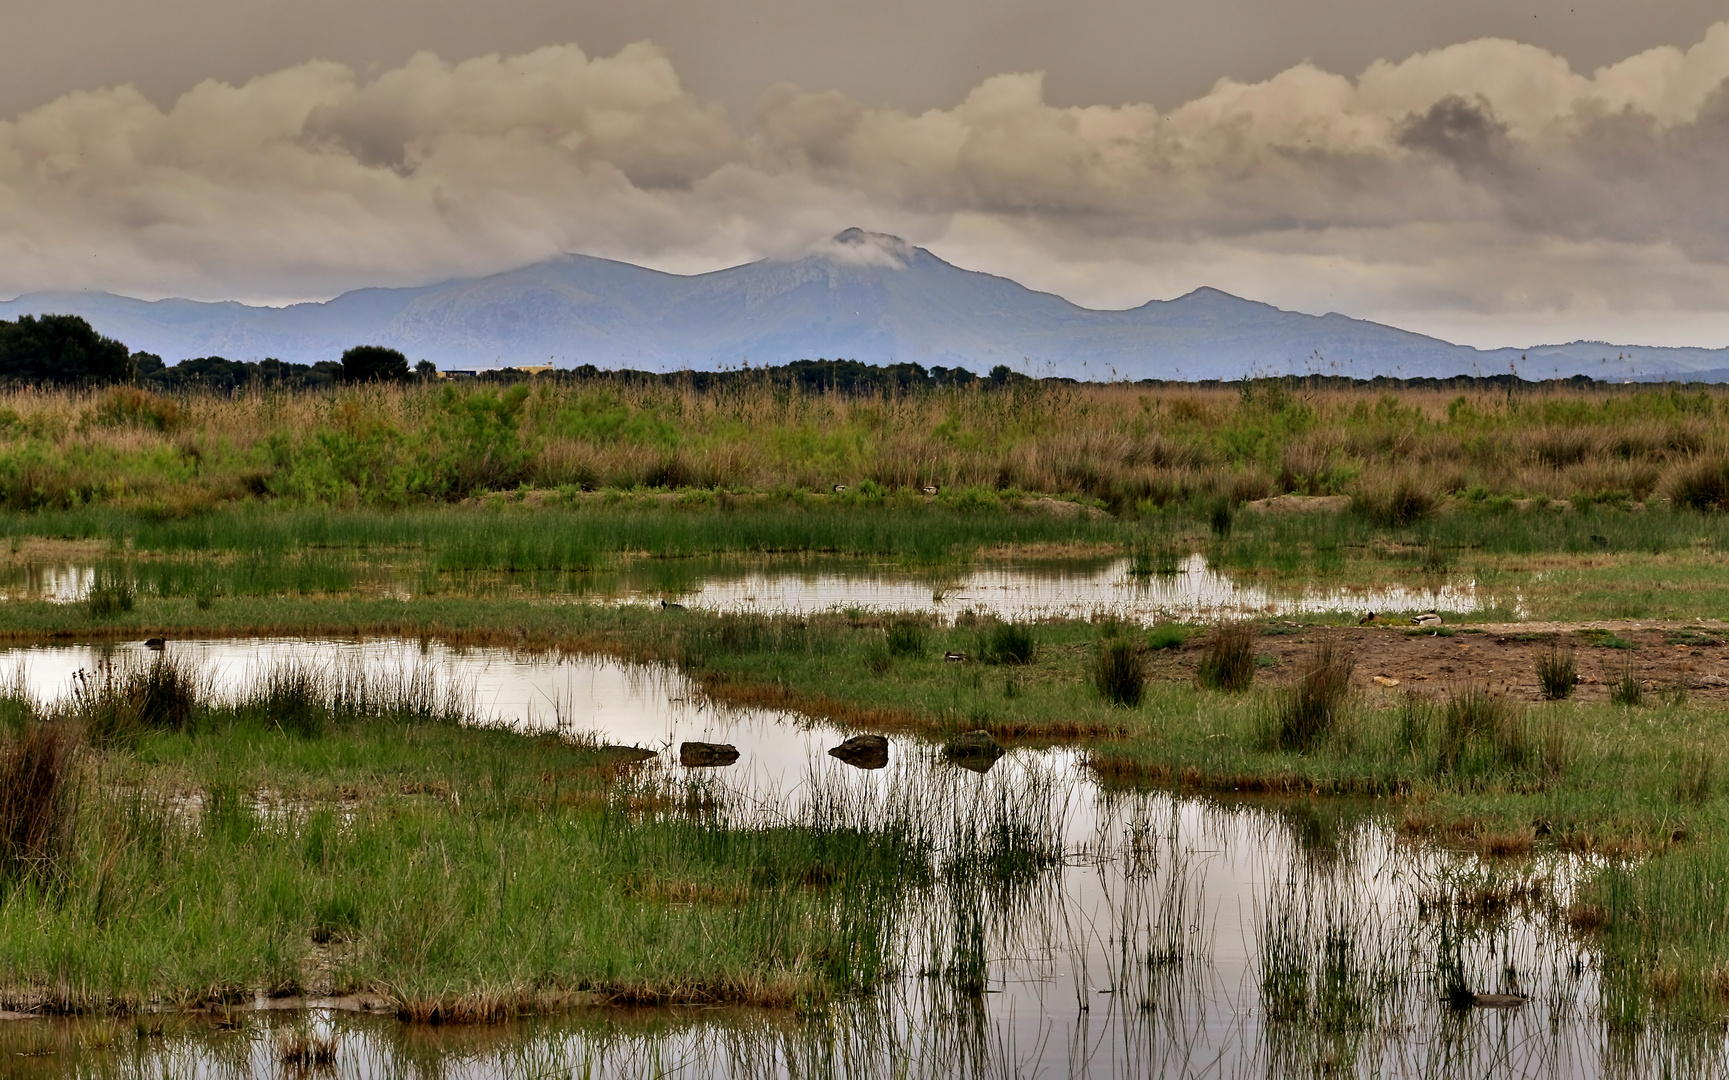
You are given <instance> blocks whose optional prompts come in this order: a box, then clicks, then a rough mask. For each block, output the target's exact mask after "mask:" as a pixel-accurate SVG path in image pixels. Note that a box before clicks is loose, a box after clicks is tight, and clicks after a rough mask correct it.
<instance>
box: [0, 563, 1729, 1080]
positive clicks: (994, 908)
mask: <svg viewBox="0 0 1729 1080" xmlns="http://www.w3.org/2000/svg"><path fill="white" fill-rule="evenodd" d="M747 587H749V586H736V588H747ZM927 598H928V597H927ZM759 602H760V596H759ZM168 649H169V650H172V652H173V653H175V654H178V655H179V656H180V657H181V658H183V659H186V660H188V661H190V662H193V663H194V664H196V665H197V666H198V667H199V669H200V670H202V671H203V672H204V673H205V674H206V676H207V678H209V679H210V681H211V683H212V685H213V687H214V688H215V689H216V691H217V692H218V693H222V692H233V691H236V690H238V689H239V688H240V687H242V686H244V685H245V684H246V683H247V681H248V680H250V679H252V678H255V677H257V676H258V675H259V674H260V673H262V672H263V671H265V670H268V668H269V667H270V666H271V665H273V664H277V663H281V662H284V661H298V662H306V663H316V664H332V665H360V666H363V667H365V668H366V669H368V670H380V669H385V670H392V669H394V670H401V671H404V672H408V671H418V672H422V673H425V674H426V675H427V676H428V677H430V678H432V679H434V680H436V681H437V682H438V684H439V685H440V686H441V687H442V688H444V689H445V690H446V691H447V692H449V693H452V694H459V695H461V696H463V697H464V699H465V700H467V701H469V702H470V703H471V705H472V706H473V708H474V710H475V712H476V714H477V715H479V716H481V717H483V718H485V719H486V720H488V721H490V722H496V723H504V724H510V725H512V726H516V727H519V728H522V729H525V730H527V729H545V728H554V727H556V728H560V729H563V730H566V731H571V732H597V733H599V734H600V735H601V736H602V737H603V738H604V740H605V741H607V742H609V743H627V744H634V745H638V746H642V747H646V748H648V749H652V750H654V751H656V753H657V754H658V755H659V764H658V768H660V769H663V770H665V771H666V773H667V774H668V776H669V778H673V779H676V778H678V777H680V776H683V775H686V770H683V769H682V767H681V766H680V765H679V764H678V757H677V747H678V746H679V744H680V743H681V742H683V741H685V740H690V739H697V740H704V741H713V742H726V743H731V744H733V745H735V746H737V747H738V748H739V750H740V751H741V757H740V759H739V761H738V763H737V764H736V765H733V766H731V767H729V768H725V769H710V770H702V771H701V775H702V776H703V777H704V781H705V782H707V783H710V784H714V785H717V786H718V787H719V788H720V789H721V790H723V791H725V792H726V793H727V794H728V795H729V796H730V797H731V798H732V799H733V800H734V801H735V802H736V803H737V805H739V806H741V807H746V808H747V811H746V816H747V817H748V814H749V813H750V812H756V813H759V814H761V815H762V817H763V819H764V820H777V819H780V818H782V817H784V816H788V815H790V814H792V813H793V812H794V809H795V808H796V807H797V806H798V805H799V803H800V801H801V800H804V799H808V798H812V797H818V796H821V797H830V798H832V797H833V796H834V795H835V794H836V793H837V792H844V793H847V795H848V797H849V798H850V799H851V801H852V805H855V806H857V807H859V808H861V809H860V811H859V812H861V813H865V814H868V813H871V812H872V808H873V807H886V806H887V805H888V804H889V803H891V802H893V801H894V800H895V799H896V798H903V797H905V793H907V792H914V793H917V797H918V798H922V799H926V800H928V806H929V808H930V811H931V812H932V813H947V814H952V815H954V817H955V819H956V820H957V821H964V820H966V818H967V816H968V815H969V814H971V813H974V812H977V813H980V814H982V813H984V812H986V810H987V809H988V808H989V807H991V806H992V805H999V804H1001V803H1002V800H1004V799H1011V800H1014V801H1015V807H1014V811H1015V813H1017V814H1020V815H1022V816H1023V817H1024V818H1025V819H1026V820H1028V821H1031V822H1033V823H1034V827H1035V828H1037V829H1042V830H1044V832H1045V834H1046V835H1047V836H1048V838H1049V839H1050V841H1051V842H1052V843H1054V844H1056V845H1059V846H1060V848H1061V851H1062V858H1061V860H1060V862H1059V863H1057V864H1056V865H1055V866H1053V867H1051V868H1050V869H1049V871H1048V872H1045V873H1041V874H1038V875H1035V876H1034V877H1032V878H1031V879H1029V880H1022V881H1019V882H1017V883H1016V884H1015V885H1014V887H1012V888H1007V889H1001V890H983V891H973V892H968V893H966V894H965V895H954V894H949V895H941V896H936V895H933V897H932V898H931V900H930V905H929V909H928V910H922V911H917V912H909V913H908V916H907V920H906V926H905V933H904V935H903V936H904V940H902V941H901V942H900V943H899V945H898V948H900V949H901V950H902V951H903V953H904V956H903V962H902V963H901V964H900V965H899V968H900V974H899V975H898V976H896V977H895V978H893V979H891V980H890V981H889V983H888V984H887V985H885V986H884V987H883V988H882V990H881V991H880V992H879V993H877V994H875V995H873V996H871V997H869V998H867V999H864V1000H860V1001H854V1002H848V1003H843V1004H840V1005H837V1006H833V1007H830V1008H826V1009H824V1010H821V1011H819V1012H815V1013H812V1014H809V1015H793V1014H786V1013H778V1012H750V1011H740V1010H729V1009H662V1010H644V1011H629V1012H621V1011H583V1012H579V1013H574V1014H570V1015H564V1016H555V1017H545V1018H539V1019H536V1020H533V1021H529V1022H522V1023H516V1024H509V1025H502V1026H489V1027H479V1028H427V1027H424V1026H413V1025H402V1024H398V1023H397V1022H395V1021H394V1020H387V1019H383V1018H378V1017H370V1016H360V1015H354V1014H351V1013H347V1012H343V1011H339V1010H334V1009H318V1010H313V1011H312V1012H311V1013H310V1014H280V1013H274V1012H260V1013H258V1014H257V1015H256V1016H255V1017H254V1018H253V1019H252V1020H250V1021H249V1022H248V1023H246V1024H243V1025H242V1026H241V1027H240V1028H239V1029H238V1030H233V1031H217V1030H214V1029H213V1028H212V1027H211V1026H210V1025H209V1024H208V1023H206V1022H202V1021H196V1020H193V1019H190V1018H189V1019H187V1020H186V1021H185V1022H184V1023H178V1024H177V1025H171V1026H170V1027H169V1029H168V1030H167V1032H166V1034H164V1035H163V1037H160V1038H154V1039H150V1040H143V1039H138V1040H134V1039H132V1038H131V1036H130V1034H127V1035H126V1036H125V1037H123V1038H114V1039H112V1040H111V1041H109V1042H108V1043H107V1045H106V1047H103V1046H101V1045H99V1044H101V1043H102V1042H103V1041H104V1040H103V1039H100V1038H95V1039H93V1038H90V1037H89V1036H90V1032H91V1031H92V1030H95V1028H94V1026H93V1025H92V1024H91V1022H88V1021H58V1020H16V1021H8V1022H5V1023H0V1053H4V1054H5V1055H6V1056H7V1061H6V1062H0V1074H4V1075H18V1076H67V1075H80V1076H84V1075H88V1076H117V1077H182V1076H184V1077H241V1076H275V1075H284V1076H304V1075H314V1074H313V1073H309V1072H307V1071H296V1070H294V1069H291V1068H289V1067H287V1066H284V1065H282V1064H281V1063H280V1062H279V1060H278V1057H277V1051H276V1046H277V1044H276V1041H275V1038H274V1031H275V1029H277V1028H279V1027H283V1026H288V1025H298V1026H299V1027H301V1028H305V1027H307V1026H309V1025H310V1027H311V1028H312V1029H314V1030H315V1031H318V1032H323V1033H330V1034H334V1035H336V1036H337V1041H336V1046H337V1061H336V1064H335V1065H334V1066H333V1067H332V1068H331V1069H330V1070H328V1071H327V1072H325V1073H324V1075H335V1076H343V1077H439V1078H452V1080H455V1078H461V1077H553V1076H558V1077H566V1076H572V1077H603V1076H604V1077H638V1076H669V1077H670V1076H680V1077H687V1076H688V1077H708V1076H717V1077H788V1078H792V1077H825V1076H834V1077H860V1078H863V1077H885V1078H886V1077H896V1078H901V1077H943V1078H945V1080H950V1078H957V1077H981V1078H982V1077H1010V1076H1014V1077H1020V1076H1028V1077H1032V1076H1043V1077H1073V1076H1089V1077H1144V1076H1219V1077H1246V1076H1314V1075H1358V1076H1490V1075H1494V1076H1568V1077H1572V1076H1599V1075H1626V1076H1638V1075H1651V1074H1652V1073H1651V1072H1650V1070H1651V1069H1654V1068H1657V1067H1659V1066H1660V1065H1661V1064H1663V1063H1662V1062H1661V1061H1660V1060H1659V1057H1660V1056H1661V1054H1662V1053H1664V1052H1665V1051H1663V1049H1662V1048H1661V1047H1656V1048H1651V1047H1642V1046H1639V1045H1635V1046H1633V1047H1632V1048H1631V1049H1629V1048H1628V1047H1627V1046H1625V1045H1623V1044H1621V1043H1619V1042H1617V1041H1615V1040H1612V1039H1610V1038H1609V1036H1608V1035H1607V1034H1606V1031H1607V1028H1606V1027H1605V1025H1604V1024H1603V1023H1602V1021H1601V1018H1600V1017H1599V1016H1598V1009H1599V1006H1598V988H1597V983H1596V975H1595V969H1594V967H1593V964H1592V959H1591V957H1590V956H1589V955H1588V954H1587V953H1586V951H1585V950H1584V949H1583V946H1581V945H1580V944H1578V943H1577V942H1576V941H1575V940H1574V939H1572V938H1571V937H1569V936H1568V935H1567V934H1565V933H1564V932H1562V931H1561V929H1560V928H1559V927H1558V926H1557V925H1556V920H1555V919H1553V918H1552V916H1551V915H1549V914H1545V913H1544V912H1543V911H1542V910H1538V909H1536V908H1532V909H1529V910H1525V909H1519V908H1513V909H1510V910H1508V911H1506V912H1504V913H1502V914H1501V915H1500V917H1498V918H1494V919H1489V920H1476V921H1466V920H1463V919H1461V918H1459V917H1456V915H1455V914H1454V913H1453V912H1452V909H1451V908H1450V907H1449V903H1448V901H1447V899H1446V898H1447V897H1449V896H1451V895H1453V894H1454V893H1456V892H1457V891H1458V889H1459V887H1460V885H1461V883H1464V882H1469V881H1470V880H1471V879H1472V878H1473V876H1475V875H1478V874H1480V873H1481V872H1482V871H1483V867H1482V865H1481V864H1480V863H1479V861H1478V859H1477V857H1476V856H1474V855H1471V854H1465V853H1458V852H1449V851H1445V850H1440V849H1436V848H1432V847H1421V846H1417V845H1415V844H1413V843H1412V842H1410V841H1409V840H1407V839H1404V838H1402V837H1401V836H1400V835H1399V834H1398V833H1397V831H1396V830H1395V829H1394V827H1393V825H1392V822H1391V821H1390V820H1389V819H1388V817H1387V815H1386V814H1385V813H1384V812H1383V811H1382V809H1381V808H1379V807H1377V805H1376V804H1374V803H1373V802H1364V803H1358V804H1327V805H1315V804H1309V803H1288V802H1287V803H1276V802H1251V801H1232V800H1219V799H1200V798H1181V797H1176V796H1173V795H1171V794H1168V793H1164V792H1158V791H1122V790H1110V789H1107V788H1104V787H1101V786H1100V785H1099V784H1098V783H1097V782H1096V780H1095V779H1094V777H1093V775H1092V774H1091V773H1090V772H1089V771H1088V770H1087V769H1086V768H1085V767H1084V764H1083V763H1082V761H1081V758H1080V755H1079V754H1078V753H1077V752H1075V751H1072V750H1065V749H1054V750H1044V751H1034V750H1028V749H1018V750H1014V751H1011V752H1010V753H1009V754H1008V755H1007V756H1006V757H1004V758H1002V759H1001V760H999V761H998V762H997V763H996V764H995V766H994V767H992V768H990V769H988V770H986V771H984V772H977V771H973V770H969V769H964V768H960V767H957V766H956V765H954V764H953V763H951V762H949V761H947V760H945V759H944V757H943V755H942V754H941V753H940V752H939V750H938V749H937V748H934V747H931V746H927V745H923V744H921V743H919V742H918V741H916V740H912V739H900V738H897V739H895V740H894V741H893V743H892V746H891V757H890V762H889V764H888V766H887V767H886V768H882V769H876V770H861V769H855V768H852V767H850V766H847V765H844V764H842V763H841V762H839V761H837V760H835V759H834V758H832V757H830V756H828V754H827V753H826V751H827V749H828V748H829V747H831V746H834V745H835V744H836V743H838V742H839V741H840V740H841V739H842V737H843V733H842V732H839V731H836V730H833V729H830V728H828V727H826V726H824V725H822V724H816V723H812V722H810V721H809V720H808V719H805V718H802V717H798V716H793V715H789V714H784V713H779V712H774V711H765V710H741V709H733V708H728V707H721V706H717V705H715V704H713V703H711V702H709V701H706V700H705V699H704V698H703V697H702V695H701V694H700V693H698V692H696V690H695V689H694V688H693V687H692V686H691V685H690V684H689V683H688V682H687V681H686V680H684V679H683V678H682V677H681V676H680V675H679V674H678V673H676V672H673V671H669V670H665V669H658V668H647V667H640V666H632V665H627V664H622V663H618V662H615V661H611V660H604V659H596V658H593V657H585V656H570V655H557V654H552V655H522V654H518V653H514V652H511V651H508V650H498V649H468V650H455V649H449V648H446V647H444V646H442V645H438V644H436V643H428V644H421V643H417V642H411V641H366V642H359V641H303V640H269V639H259V640H250V641H177V642H170V643H169V644H168ZM147 656H148V654H147V653H146V652H145V651H144V649H143V647H142V645H120V646H60V645H56V646H39V647H21V648H14V649H11V650H8V651H4V652H0V667H5V668H10V669H15V670H18V671H19V672H20V673H21V676H20V677H22V678H23V679H24V680H25V681H26V683H27V684H28V685H29V686H30V687H31V689H32V690H33V692H35V693H36V694H37V695H38V696H40V697H43V698H52V697H54V696H57V695H59V694H63V693H66V692H67V691H68V689H69V687H70V685H71V682H72V680H73V678H74V676H75V673H76V672H77V671H79V670H85V671H89V670H93V669H94V668H95V667H96V666H98V665H100V664H103V663H112V662H115V661H116V660H119V661H122V662H124V661H126V660H129V659H130V660H143V659H145V658H146V657H147ZM748 808H755V809H754V811H751V810H749V809H748ZM1581 868H1582V867H1581V864H1580V863H1578V862H1576V861H1574V860H1572V859H1571V858H1568V857H1563V856H1554V857H1552V858H1550V859H1549V860H1548V861H1547V863H1546V864H1545V865H1543V866H1541V867H1539V868H1538V871H1537V872H1538V873H1540V874H1542V875H1544V876H1546V877H1547V878H1548V879H1549V880H1550V881H1551V882H1552V883H1553V889H1554V890H1555V892H1556V894H1557V895H1558V896H1560V897H1562V898H1563V899H1564V898H1565V894H1566V890H1567V889H1568V887H1569V882H1570V881H1571V880H1573V879H1574V878H1575V876H1576V875H1577V873H1578V872H1579V870H1580V869H1581ZM969 935H970V938H969ZM962 939H970V940H973V941H974V942H975V944H976V951H977V956H976V959H977V960H978V962H979V964H980V965H981V971H982V979H981V981H980V985H979V986H978V987H977V988H976V989H977V990H979V991H981V992H976V993H973V992H964V991H962V990H959V989H956V988H955V986H954V985H953V983H952V981H951V980H947V979H944V978H932V977H930V976H929V975H927V974H926V972H928V971H930V970H931V969H933V967H935V966H937V963H938V959H939V958H938V954H939V953H943V952H944V950H945V949H948V950H949V952H948V953H946V954H945V955H947V957H948V959H949V960H951V961H952V959H953V955H954V954H953V945H952V943H953V942H955V941H960V940H962ZM1448 970H1451V971H1454V972H1456V973H1458V974H1460V975H1462V977H1463V979H1464V980H1465V981H1466V982H1467V983H1468V984H1469V985H1470V986H1471V988H1472V989H1474V990H1476V991H1480V992H1484V993H1493V992H1507V993H1517V994H1518V995H1520V996H1521V997H1523V998H1525V999H1526V1000H1525V1001H1524V1003H1523V1004H1521V1005H1519V1006H1517V1007H1513V1008H1482V1007H1473V1008H1465V1009H1455V1008H1451V1007H1449V1006H1448V1005H1447V1004H1446V1003H1445V1002H1444V1001H1443V1000H1442V993H1441V987H1442V983H1443V978H1442V974H1443V972H1444V971H1448ZM1293 980H1295V981H1297V982H1300V983H1301V990H1300V992H1299V993H1297V994H1296V995H1295V996H1294V997H1293V995H1292V994H1291V993H1289V990H1290V987H1291V985H1292V982H1293ZM1280 986H1283V987H1284V988H1285V990H1284V991H1283V992H1280V991H1277V988H1278V987H1280ZM1292 1001H1299V1002H1300V1003H1301V1005H1300V1008H1298V1009H1297V1011H1296V1012H1293V1011H1292V1009H1293V1006H1292V1004H1291V1002H1292ZM1327 1009H1333V1010H1340V1009H1343V1010H1346V1011H1347V1012H1348V1013H1349V1014H1350V1017H1351V1019H1350V1022H1349V1023H1347V1024H1345V1025H1344V1026H1343V1028H1340V1029H1338V1030H1343V1031H1345V1032H1346V1033H1345V1034H1339V1033H1337V1031H1334V1032H1333V1033H1329V1032H1328V1030H1325V1029H1323V1027H1322V1026H1321V1025H1318V1024H1317V1023H1316V1020H1315V1018H1316V1016H1317V1015H1319V1013H1320V1011H1324V1010H1327ZM1719 1041H1720V1040H1719ZM1707 1064H1709V1065H1710V1066H1711V1068H1709V1069H1707V1070H1706V1071H1707V1072H1710V1071H1713V1070H1720V1069H1721V1067H1722V1065H1723V1062H1722V1060H1721V1052H1720V1051H1719V1052H1718V1058H1717V1059H1714V1060H1713V1061H1712V1062H1708V1063H1707Z"/></svg>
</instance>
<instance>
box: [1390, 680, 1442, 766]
mask: <svg viewBox="0 0 1729 1080" xmlns="http://www.w3.org/2000/svg"><path fill="white" fill-rule="evenodd" d="M1434 719H1435V710H1434V708H1433V707H1432V706H1430V704H1429V699H1428V698H1426V697H1424V696H1423V695H1422V694H1419V693H1417V692H1416V691H1415V690H1407V691H1405V698H1404V700H1403V701H1402V702H1400V704H1399V729H1398V734H1397V739H1398V747H1399V750H1400V751H1401V752H1403V753H1406V754H1413V755H1414V754H1418V753H1421V752H1422V750H1423V748H1424V747H1426V746H1427V745H1428V743H1429V728H1430V726H1431V725H1432V724H1433V723H1434Z"/></svg>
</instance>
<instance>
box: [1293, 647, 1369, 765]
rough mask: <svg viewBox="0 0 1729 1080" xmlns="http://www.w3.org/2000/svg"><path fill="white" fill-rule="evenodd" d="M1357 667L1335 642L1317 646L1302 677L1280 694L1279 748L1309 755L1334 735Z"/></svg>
mask: <svg viewBox="0 0 1729 1080" xmlns="http://www.w3.org/2000/svg"><path fill="white" fill-rule="evenodd" d="M1355 666H1356V664H1355V662H1354V661H1353V660H1352V659H1351V658H1350V657H1349V656H1347V655H1345V654H1344V653H1343V652H1340V651H1339V650H1338V649H1336V648H1334V646H1333V643H1332V642H1331V641H1323V642H1321V643H1320V644H1319V645H1317V646H1316V647H1315V652H1314V655H1313V656H1312V657H1311V658H1310V660H1309V666H1308V669H1307V670H1305V671H1304V672H1303V675H1302V678H1300V679H1298V680H1297V682H1296V685H1294V686H1292V687H1290V688H1289V689H1287V690H1285V691H1284V692H1282V693H1281V694H1280V695H1279V698H1278V705H1277V712H1276V724H1275V726H1274V730H1273V744H1274V746H1275V747H1276V748H1277V749H1280V750H1294V751H1296V752H1297V753H1299V754H1306V753H1308V752H1309V751H1310V750H1312V749H1314V748H1315V746H1316V745H1318V744H1319V743H1320V742H1321V741H1322V740H1323V739H1325V738H1326V737H1327V736H1328V735H1330V734H1332V732H1333V730H1334V728H1335V727H1336V726H1337V725H1338V722H1339V717H1340V713H1341V712H1342V710H1343V707H1344V705H1345V701H1346V699H1347V698H1348V697H1350V693H1351V671H1352V669H1353V668H1355Z"/></svg>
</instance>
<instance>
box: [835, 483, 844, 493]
mask: <svg viewBox="0 0 1729 1080" xmlns="http://www.w3.org/2000/svg"><path fill="white" fill-rule="evenodd" d="M845 490H846V485H845V484H836V485H835V486H834V493H835V494H836V495H839V494H840V493H841V492H843V491H845Z"/></svg>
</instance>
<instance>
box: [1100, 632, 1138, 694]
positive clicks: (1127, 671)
mask: <svg viewBox="0 0 1729 1080" xmlns="http://www.w3.org/2000/svg"><path fill="white" fill-rule="evenodd" d="M1093 685H1094V686H1096V687H1098V691H1099V696H1100V697H1102V698H1104V699H1105V700H1106V701H1108V702H1110V703H1111V704H1113V705H1126V706H1128V707H1130V708H1133V707H1134V706H1136V705H1139V704H1140V703H1141V699H1142V698H1143V697H1144V696H1146V692H1147V673H1146V671H1145V670H1144V669H1143V668H1142V667H1141V655H1140V650H1139V649H1137V648H1135V643H1134V642H1133V641H1131V640H1129V639H1127V638H1115V639H1113V640H1111V641H1107V642H1104V643H1103V644H1102V645H1101V646H1100V647H1099V655H1098V657H1097V659H1095V660H1094V661H1093Z"/></svg>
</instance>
